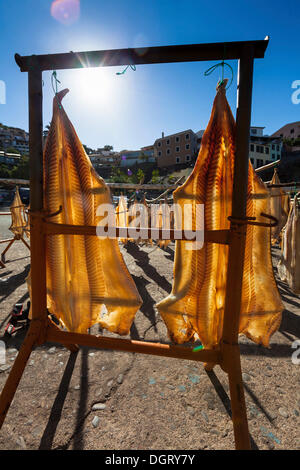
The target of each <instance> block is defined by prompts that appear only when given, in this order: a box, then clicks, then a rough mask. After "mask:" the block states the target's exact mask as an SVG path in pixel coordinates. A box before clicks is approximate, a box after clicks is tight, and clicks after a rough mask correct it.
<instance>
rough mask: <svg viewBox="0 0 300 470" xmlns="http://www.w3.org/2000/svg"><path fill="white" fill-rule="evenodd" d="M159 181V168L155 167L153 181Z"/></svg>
mask: <svg viewBox="0 0 300 470" xmlns="http://www.w3.org/2000/svg"><path fill="white" fill-rule="evenodd" d="M158 181H159V170H158V169H155V170H153V171H152V178H151V183H158Z"/></svg>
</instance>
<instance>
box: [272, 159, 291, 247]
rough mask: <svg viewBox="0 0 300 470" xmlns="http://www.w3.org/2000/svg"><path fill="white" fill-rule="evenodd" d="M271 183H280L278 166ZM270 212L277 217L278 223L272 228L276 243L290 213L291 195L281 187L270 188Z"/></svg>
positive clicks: (273, 238)
mask: <svg viewBox="0 0 300 470" xmlns="http://www.w3.org/2000/svg"><path fill="white" fill-rule="evenodd" d="M270 184H280V179H279V176H278V173H277V168H275V169H274V173H273V177H272V180H271V183H270ZM270 196H271V201H270V214H271V215H273V217H276V219H277V220H278V225H277V226H276V227H272V229H271V240H272V244H275V243H276V242H277V241H278V240H279V238H280V233H281V230H282V229H283V227H284V226H285V224H286V221H287V218H288V215H289V195H288V194H287V193H286V192H285V191H284V190H283V189H281V188H279V187H278V188H270Z"/></svg>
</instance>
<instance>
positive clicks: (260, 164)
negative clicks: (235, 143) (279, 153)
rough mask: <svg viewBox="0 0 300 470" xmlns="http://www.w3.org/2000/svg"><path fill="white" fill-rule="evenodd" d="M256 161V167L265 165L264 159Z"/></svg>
mask: <svg viewBox="0 0 300 470" xmlns="http://www.w3.org/2000/svg"><path fill="white" fill-rule="evenodd" d="M256 161H257V167H256V168H258V167H259V166H263V164H264V161H263V160H261V158H258V159H257V160H256Z"/></svg>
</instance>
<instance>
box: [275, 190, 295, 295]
mask: <svg viewBox="0 0 300 470" xmlns="http://www.w3.org/2000/svg"><path fill="white" fill-rule="evenodd" d="M299 197H300V193H298V194H296V196H295V197H294V200H293V204H292V207H291V210H290V213H289V217H288V221H287V223H286V225H285V227H284V229H283V236H282V253H281V258H280V260H279V263H278V266H277V269H278V274H279V277H280V279H281V280H282V281H285V282H287V283H288V285H289V287H290V289H291V290H292V291H293V292H294V294H300V200H299Z"/></svg>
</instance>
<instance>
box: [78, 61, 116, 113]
mask: <svg viewBox="0 0 300 470" xmlns="http://www.w3.org/2000/svg"><path fill="white" fill-rule="evenodd" d="M77 73H78V75H77V76H76V85H75V86H76V91H77V96H79V97H80V99H81V100H84V101H85V102H86V103H88V104H89V105H92V106H98V107H99V106H100V107H101V105H107V104H109V103H110V102H111V101H112V100H113V87H112V80H111V78H112V77H111V73H109V72H108V71H107V70H104V69H102V68H97V67H96V68H93V67H89V68H84V69H80V70H78V71H77Z"/></svg>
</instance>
